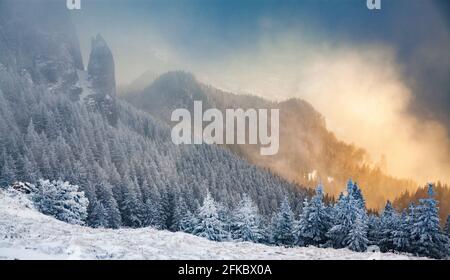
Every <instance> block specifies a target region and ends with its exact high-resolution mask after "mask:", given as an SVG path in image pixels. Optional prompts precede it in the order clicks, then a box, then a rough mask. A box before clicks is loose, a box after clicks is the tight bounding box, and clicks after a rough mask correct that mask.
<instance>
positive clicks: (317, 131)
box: [120, 71, 417, 208]
mask: <svg viewBox="0 0 450 280" xmlns="http://www.w3.org/2000/svg"><path fill="white" fill-rule="evenodd" d="M120 97H121V98H123V99H124V100H126V101H128V102H130V103H131V104H133V105H134V106H136V107H137V108H140V109H142V110H144V111H146V112H148V113H150V114H152V115H153V116H154V117H156V118H159V119H160V120H162V121H164V122H166V123H168V124H171V122H170V114H171V111H172V110H174V109H177V108H186V109H189V110H190V111H191V113H192V110H193V101H194V100H201V101H202V102H203V108H204V109H208V108H218V109H219V110H222V111H224V110H225V109H229V108H243V109H244V110H245V109H249V108H255V109H258V108H277V109H280V152H279V154H278V155H275V156H272V157H263V156H260V155H259V154H258V152H257V151H258V148H259V147H258V146H257V145H256V146H255V145H227V147H228V148H229V149H230V150H232V151H233V152H235V153H236V154H238V155H240V156H241V157H243V158H244V159H246V160H249V161H250V162H251V163H253V164H256V165H259V166H261V167H264V168H269V169H271V170H272V171H273V172H275V173H277V174H280V175H281V176H283V177H284V178H287V179H288V180H292V181H295V182H298V183H299V184H301V185H307V186H314V185H316V184H317V183H319V182H322V183H324V184H325V189H327V191H328V192H329V193H330V194H332V195H335V196H337V195H338V194H339V192H340V191H341V189H342V187H341V186H342V185H344V184H345V182H346V180H348V178H353V179H354V180H356V181H358V183H359V184H360V185H361V188H362V190H363V192H364V193H365V197H367V198H368V206H369V207H370V208H381V207H383V206H384V204H385V203H386V200H388V199H390V200H392V199H394V198H395V197H397V196H399V195H401V194H402V193H403V192H404V191H406V190H413V189H415V188H417V186H416V183H415V182H413V181H412V180H408V179H397V178H395V177H393V176H389V175H387V174H385V173H384V172H383V171H382V170H381V168H380V167H377V166H372V165H371V163H370V156H369V154H368V153H367V152H366V151H365V150H364V149H362V148H359V147H357V146H355V145H354V144H347V143H345V142H343V141H341V140H339V139H338V138H337V137H336V136H335V134H334V133H332V132H330V131H329V130H328V129H327V127H326V120H325V118H324V116H323V115H322V114H320V113H319V112H318V111H317V110H315V109H314V107H313V106H312V105H311V104H310V103H308V102H307V101H305V100H303V99H300V98H291V99H288V100H284V101H280V102H276V101H268V100H265V99H264V98H261V97H258V96H254V95H250V94H246V95H238V94H235V93H231V92H226V91H223V90H220V89H216V88H214V87H213V86H211V85H207V84H203V83H201V82H199V81H198V80H197V79H196V78H195V76H194V75H193V74H192V73H189V72H186V71H170V72H167V73H165V74H162V75H160V76H159V77H158V78H156V79H155V80H154V81H152V82H151V83H150V84H149V85H148V86H147V87H145V88H144V89H143V90H140V91H131V92H127V93H122V94H121V95H120ZM386 185H387V186H386Z"/></svg>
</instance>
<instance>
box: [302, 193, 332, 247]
mask: <svg viewBox="0 0 450 280" xmlns="http://www.w3.org/2000/svg"><path fill="white" fill-rule="evenodd" d="M330 227H331V217H330V216H329V213H328V210H327V208H326V206H325V204H324V202H323V187H322V185H319V186H318V187H317V189H316V194H315V195H314V196H313V197H312V199H311V201H310V202H309V203H308V201H307V200H305V203H304V206H303V212H302V213H301V214H300V220H299V221H298V224H297V226H296V230H295V237H296V244H297V245H315V246H317V245H320V244H324V243H325V242H326V240H327V237H326V233H327V232H328V230H329V229H330Z"/></svg>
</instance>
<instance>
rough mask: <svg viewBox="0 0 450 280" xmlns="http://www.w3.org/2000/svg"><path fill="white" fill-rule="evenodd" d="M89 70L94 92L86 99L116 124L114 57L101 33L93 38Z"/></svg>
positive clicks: (89, 104) (89, 78)
mask: <svg viewBox="0 0 450 280" xmlns="http://www.w3.org/2000/svg"><path fill="white" fill-rule="evenodd" d="M87 72H88V83H89V86H90V90H91V91H92V92H94V94H90V95H89V96H87V98H85V101H86V102H87V104H88V106H89V107H90V108H92V109H95V110H98V111H100V112H101V113H102V114H103V115H104V116H106V117H107V118H108V120H109V121H110V123H111V124H113V125H114V124H116V122H117V112H116V104H115V96H116V78H115V70H114V57H113V55H112V52H111V50H110V49H109V47H108V45H107V44H106V41H105V40H104V39H103V38H102V36H101V35H97V36H96V37H95V38H93V39H92V43H91V53H90V55H89V64H88V70H87Z"/></svg>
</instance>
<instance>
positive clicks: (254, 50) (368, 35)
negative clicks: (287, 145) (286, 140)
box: [73, 0, 450, 183]
mask: <svg viewBox="0 0 450 280" xmlns="http://www.w3.org/2000/svg"><path fill="white" fill-rule="evenodd" d="M266 2H267V3H266ZM266 2H264V3H265V4H266V5H262V4H261V5H255V3H254V2H252V1H249V2H245V3H242V4H236V3H235V4H233V5H231V4H227V3H226V2H220V1H219V2H205V1H189V2H188V1H171V5H166V4H165V3H164V2H160V1H150V2H144V1H134V2H133V1H131V2H127V3H125V2H121V1H113V2H111V3H114V4H111V5H105V4H104V3H105V2H103V1H92V2H86V3H85V6H84V8H83V9H84V10H82V12H80V13H74V14H73V18H74V21H75V23H76V26H77V29H78V32H79V34H80V42H81V46H82V51H83V55H84V57H85V58H86V57H87V56H88V53H89V41H90V37H91V36H93V35H95V34H96V33H101V34H102V35H103V37H104V38H105V39H106V40H107V41H108V43H109V44H110V47H111V49H112V51H113V53H114V56H115V60H116V66H117V67H116V71H117V81H118V83H119V85H125V84H128V83H130V82H132V81H133V79H135V78H138V77H139V76H140V75H141V74H142V73H143V72H145V71H148V70H150V71H151V72H155V73H162V72H165V71H167V70H187V71H191V72H193V73H194V74H195V75H196V76H197V77H198V79H199V80H200V81H203V82H205V83H208V84H211V85H213V86H215V87H218V88H221V89H225V90H229V91H233V92H236V93H251V94H255V95H259V96H262V97H265V98H267V99H271V100H284V99H287V98H290V97H299V98H303V99H305V100H307V101H309V102H310V103H311V104H312V105H313V106H314V107H315V108H316V109H317V110H318V111H319V112H320V113H322V114H323V115H324V116H325V118H326V122H327V126H328V128H329V129H330V130H331V131H333V132H334V133H335V134H336V135H337V136H338V137H339V138H340V139H342V140H345V141H347V142H353V143H355V144H356V145H358V146H360V147H363V148H365V149H367V151H368V152H369V153H370V155H371V158H372V163H373V164H377V163H379V162H380V161H382V163H383V164H382V165H383V166H385V167H386V169H387V171H388V172H389V173H390V174H392V175H395V176H400V177H408V178H413V179H415V180H417V181H418V182H420V183H425V182H426V181H434V180H446V181H447V182H448V181H450V140H449V138H448V137H449V135H450V133H449V131H448V127H449V125H448V124H449V123H450V122H449V121H448V120H449V119H450V118H449V115H448V109H447V108H448V107H449V104H448V98H449V96H448V95H449V93H450V89H449V88H448V87H449V79H448V73H449V70H450V66H449V65H450V59H449V52H448V47H450V29H449V27H448V19H446V18H444V17H443V15H445V13H441V12H440V11H439V9H438V8H437V7H438V5H441V7H442V5H444V6H443V7H448V3H447V4H445V1H438V0H436V1H396V2H395V3H388V4H386V5H385V6H384V7H383V9H382V10H381V11H380V12H379V14H378V16H376V15H374V14H373V13H371V12H369V11H368V10H367V9H366V8H365V6H364V5H363V4H364V3H363V2H365V1H353V2H351V1H348V2H346V3H345V4H344V3H342V2H341V1H334V2H332V1H304V2H303V1H302V2H301V3H298V4H295V3H290V2H283V3H279V4H277V3H275V2H271V1H266ZM299 2H300V1H299ZM359 4H361V5H359ZM445 5H447V6H445ZM264 7H266V8H264ZM349 15H351V16H350V17H349ZM349 19H352V20H349ZM281 121H282V120H281ZM292 129H295V128H292Z"/></svg>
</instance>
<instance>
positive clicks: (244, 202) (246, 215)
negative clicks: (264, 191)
mask: <svg viewBox="0 0 450 280" xmlns="http://www.w3.org/2000/svg"><path fill="white" fill-rule="evenodd" d="M232 220H233V223H232V226H231V229H232V232H231V234H232V239H233V240H238V241H251V242H260V241H261V240H262V239H263V238H264V236H263V233H262V230H261V224H260V222H261V221H260V217H259V214H258V208H257V206H256V205H255V204H254V202H253V201H252V200H251V199H250V197H248V196H247V195H246V194H244V196H243V197H242V199H241V201H240V202H239V204H238V206H237V208H236V210H235V213H234V215H233V219H232Z"/></svg>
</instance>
